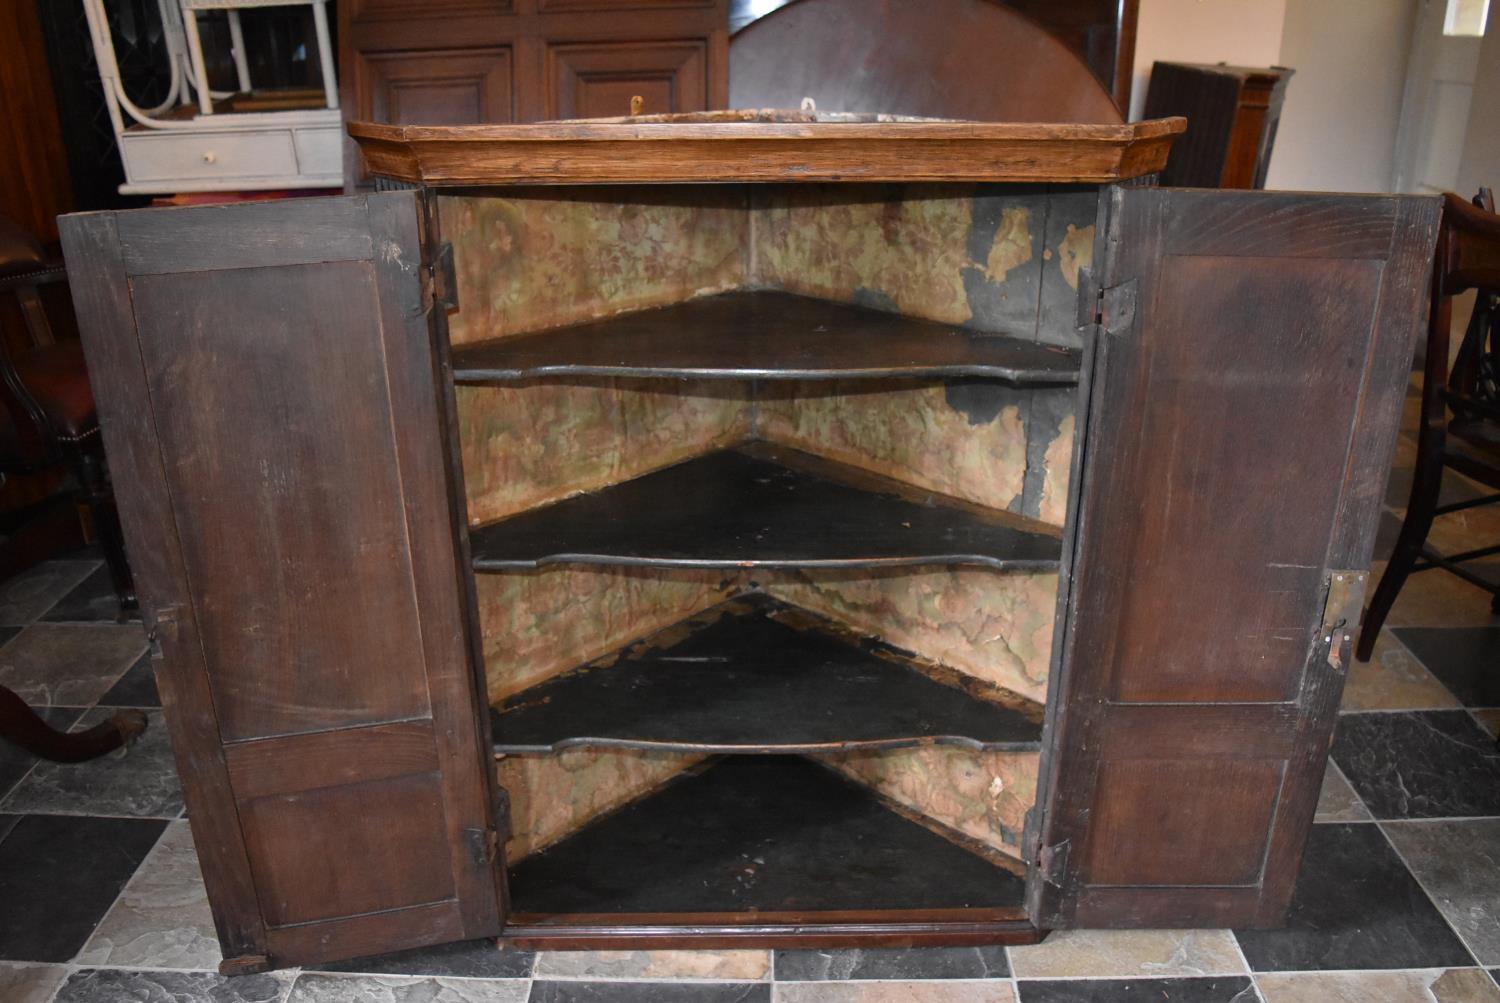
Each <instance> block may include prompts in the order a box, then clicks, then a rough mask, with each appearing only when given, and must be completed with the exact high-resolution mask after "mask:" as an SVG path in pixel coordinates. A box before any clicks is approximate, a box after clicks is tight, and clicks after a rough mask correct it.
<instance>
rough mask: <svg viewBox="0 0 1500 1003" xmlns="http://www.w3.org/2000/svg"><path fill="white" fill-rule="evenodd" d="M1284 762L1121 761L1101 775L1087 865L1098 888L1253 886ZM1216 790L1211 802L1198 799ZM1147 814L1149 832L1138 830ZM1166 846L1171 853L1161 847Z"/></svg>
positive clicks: (1263, 857)
mask: <svg viewBox="0 0 1500 1003" xmlns="http://www.w3.org/2000/svg"><path fill="white" fill-rule="evenodd" d="M1281 773H1282V764H1281V763H1280V762H1277V761H1275V760H1252V761H1250V762H1231V763H1228V764H1221V763H1219V762H1216V761H1214V760H1212V759H1155V760H1153V759H1121V760H1117V761H1114V762H1109V763H1106V764H1105V765H1104V768H1103V770H1102V771H1101V772H1100V776H1099V788H1098V793H1097V794H1096V795H1095V797H1096V798H1097V808H1096V810H1095V813H1094V818H1093V823H1092V824H1093V825H1094V826H1095V827H1096V828H1097V834H1096V835H1095V837H1094V838H1093V839H1092V840H1090V841H1089V847H1090V856H1089V859H1088V862H1087V866H1088V868H1089V874H1090V876H1091V879H1092V880H1093V882H1094V883H1096V884H1100V885H1253V884H1255V883H1256V882H1258V881H1259V880H1260V877H1261V869H1262V867H1264V866H1265V860H1266V839H1267V837H1268V834H1269V831H1270V822H1271V818H1272V816H1273V815H1274V814H1275V812H1276V799H1277V797H1278V795H1279V794H1280V793H1281ZM1203 790H1214V791H1215V792H1216V794H1217V797H1216V798H1215V799H1212V800H1210V799H1206V798H1203V797H1201V796H1199V792H1201V791H1203ZM1143 813H1149V814H1150V815H1151V816H1152V817H1153V819H1154V822H1153V824H1152V827H1151V831H1152V833H1153V835H1154V836H1155V837H1158V838H1152V839H1144V838H1142V834H1141V833H1140V832H1139V830H1138V829H1137V828H1136V827H1137V826H1139V824H1140V821H1141V815H1142V814H1143ZM1168 847H1170V850H1167V848H1168Z"/></svg>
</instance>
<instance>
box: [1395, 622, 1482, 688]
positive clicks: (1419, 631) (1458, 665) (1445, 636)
mask: <svg viewBox="0 0 1500 1003" xmlns="http://www.w3.org/2000/svg"><path fill="white" fill-rule="evenodd" d="M1394 633H1395V635H1396V638H1397V640H1399V641H1400V642H1401V643H1402V644H1404V645H1406V647H1407V648H1409V649H1410V650H1411V653H1412V654H1414V655H1416V656H1417V658H1418V659H1419V660H1420V661H1421V663H1422V664H1423V665H1424V666H1426V667H1427V671H1429V672H1431V673H1432V674H1433V675H1435V676H1437V677H1438V679H1440V680H1442V683H1443V685H1444V686H1446V687H1448V690H1449V692H1451V693H1452V694H1453V695H1454V696H1456V697H1458V699H1459V700H1460V701H1462V703H1463V705H1464V706H1465V707H1500V627H1397V628H1396V629H1395V631H1394Z"/></svg>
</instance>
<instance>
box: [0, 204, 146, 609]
mask: <svg viewBox="0 0 1500 1003" xmlns="http://www.w3.org/2000/svg"><path fill="white" fill-rule="evenodd" d="M66 279H67V272H66V271H65V270H64V268H63V265H62V262H61V261H56V260H52V259H49V258H48V257H47V255H46V253H45V252H44V251H43V249H42V247H41V245H40V244H39V243H38V242H37V241H36V240H35V238H33V237H32V236H31V234H29V233H27V232H26V231H25V230H23V229H21V227H20V226H18V225H16V224H15V223H13V222H12V221H10V220H8V219H6V218H4V217H0V295H10V296H14V297H15V299H16V301H17V302H18V303H19V305H20V308H21V314H22V316H23V317H24V318H25V321H26V329H27V331H28V333H29V335H30V345H29V346H28V347H27V348H26V349H25V350H24V351H21V352H14V353H13V352H11V351H10V350H9V349H8V347H7V346H6V344H5V343H4V341H3V339H0V384H3V386H0V404H3V407H0V474H27V473H35V472H37V471H41V470H45V469H48V468H51V467H56V466H59V465H61V466H64V467H66V468H67V469H68V470H69V471H70V472H71V473H72V475H73V479H74V481H75V482H76V489H77V492H78V495H79V498H80V500H81V501H83V502H84V503H85V504H86V505H87V506H88V509H89V514H90V517H91V519H92V521H93V525H94V533H95V535H96V536H97V538H98V540H99V543H100V545H101V547H102V548H103V550H104V558H105V564H106V565H107V566H108V568H109V576H110V583H111V585H112V586H113V588H114V591H115V595H116V597H117V598H118V600H119V603H120V609H121V612H122V613H123V612H124V611H126V610H129V609H132V608H134V606H135V590H134V586H133V584H132V582H131V577H130V564H129V562H128V561H127V560H126V557H125V546H124V542H123V540H122V538H121V534H120V522H119V516H118V514H117V513H116V511H115V506H114V496H113V493H112V492H111V490H110V487H109V475H108V471H107V468H106V466H105V461H104V443H103V440H102V437H101V435H100V433H99V416H98V413H97V412H96V410H95V408H94V394H93V391H92V389H91V388H90V386H89V377H88V369H87V367H86V366H85V365H84V360H83V349H82V347H81V346H80V345H79V344H78V343H77V342H76V341H58V340H56V339H55V338H54V337H53V335H52V326H51V324H50V323H49V322H48V319H47V313H46V310H45V309H44V308H43V305H42V299H41V295H40V293H39V291H38V290H39V287H41V286H43V285H46V284H48V283H53V282H62V281H66Z"/></svg>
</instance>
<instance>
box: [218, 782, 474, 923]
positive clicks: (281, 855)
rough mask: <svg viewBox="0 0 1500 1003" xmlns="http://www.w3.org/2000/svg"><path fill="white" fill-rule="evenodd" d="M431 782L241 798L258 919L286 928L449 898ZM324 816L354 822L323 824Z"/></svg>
mask: <svg viewBox="0 0 1500 1003" xmlns="http://www.w3.org/2000/svg"><path fill="white" fill-rule="evenodd" d="M434 776H435V775H434V774H418V775H414V776H409V777H399V778H394V779H381V780H375V781H371V782H369V783H363V784H350V785H346V786H342V787H324V788H319V789H315V790H309V791H297V792H294V793H290V794H277V795H272V796H268V797H262V798H253V799H251V800H248V801H244V802H241V806H240V812H241V817H242V820H243V821H242V823H241V824H242V825H243V826H244V827H245V843H246V845H247V847H248V848H249V851H250V868H251V870H252V871H253V872H254V874H255V887H256V891H258V892H259V893H260V903H261V911H262V913H263V914H264V916H265V918H266V922H267V923H269V924H271V925H272V926H290V925H292V924H295V923H311V922H316V921H318V920H327V919H334V918H337V917H340V916H346V915H350V914H356V915H358V914H364V913H374V912H384V911H386V910H389V909H401V908H405V907H407V906H415V905H425V904H427V903H429V902H443V901H447V900H450V899H452V898H453V894H454V888H453V873H452V871H451V870H450V869H449V866H448V856H449V853H448V847H447V846H446V845H445V844H446V841H447V839H446V837H447V834H446V831H445V830H446V828H447V827H446V825H445V823H444V819H443V800H442V794H441V791H440V789H439V788H438V786H437V785H436V784H434V783H433V779H434ZM329 819H359V824H358V825H348V826H330V825H328V824H327V820H329ZM372 877H373V878H378V880H371V879H372Z"/></svg>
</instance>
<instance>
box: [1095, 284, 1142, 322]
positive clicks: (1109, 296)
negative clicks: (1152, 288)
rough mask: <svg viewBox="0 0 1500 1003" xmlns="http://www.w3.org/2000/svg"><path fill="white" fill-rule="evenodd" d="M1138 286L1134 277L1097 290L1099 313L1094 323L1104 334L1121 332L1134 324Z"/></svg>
mask: <svg viewBox="0 0 1500 1003" xmlns="http://www.w3.org/2000/svg"><path fill="white" fill-rule="evenodd" d="M1138 291H1139V286H1138V285H1137V283H1136V280H1135V279H1130V280H1129V281H1128V282H1122V283H1120V284H1119V285H1117V286H1110V287H1109V288H1108V289H1101V290H1099V314H1098V316H1097V317H1096V318H1095V321H1094V322H1095V323H1096V324H1098V325H1099V326H1100V327H1102V328H1103V329H1104V333H1106V334H1123V333H1124V332H1125V331H1128V330H1130V329H1131V328H1132V327H1134V326H1135V306H1136V299H1137V296H1138Z"/></svg>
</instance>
